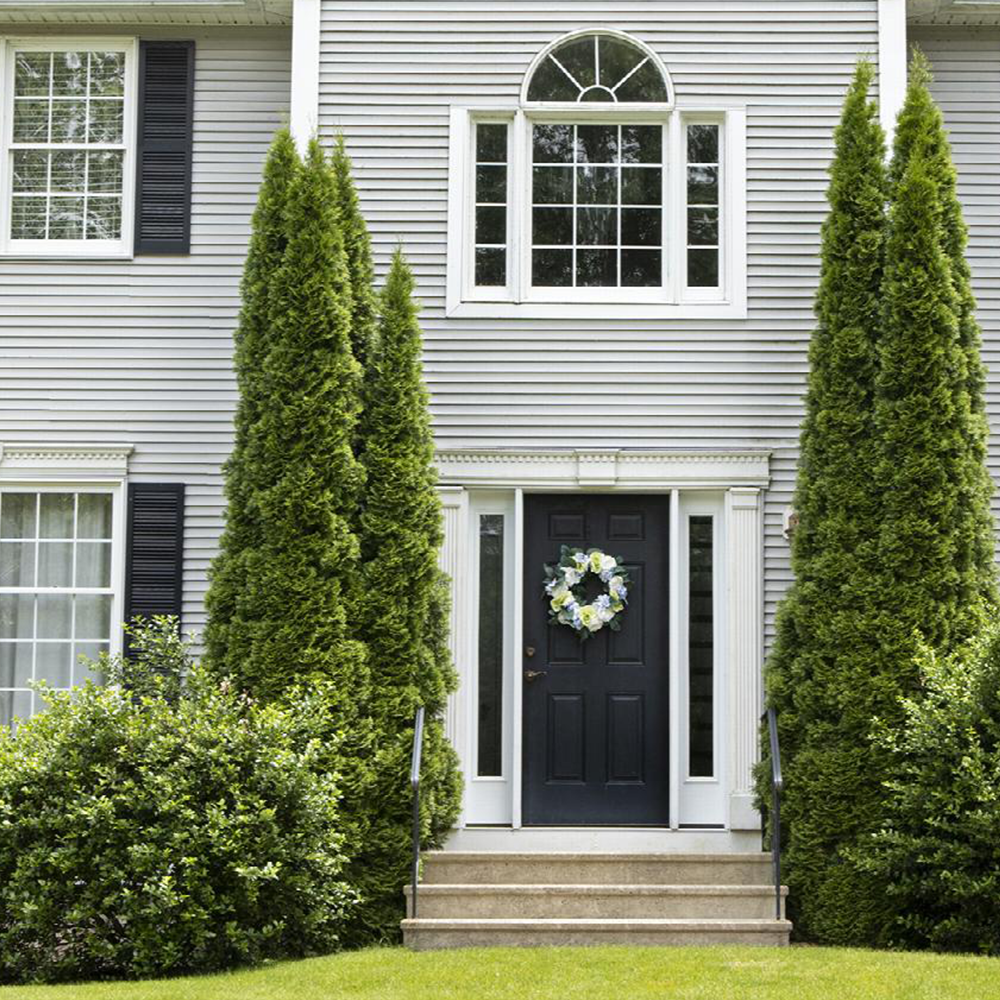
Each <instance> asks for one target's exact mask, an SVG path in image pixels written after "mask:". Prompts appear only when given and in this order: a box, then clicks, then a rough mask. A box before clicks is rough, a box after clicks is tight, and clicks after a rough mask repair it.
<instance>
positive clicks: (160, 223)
mask: <svg viewBox="0 0 1000 1000" xmlns="http://www.w3.org/2000/svg"><path fill="white" fill-rule="evenodd" d="M193 122H194V42H140V43H139V129H138V147H137V151H136V154H137V155H136V164H137V166H136V185H135V252H136V253H190V251H191V142H192V131H193Z"/></svg>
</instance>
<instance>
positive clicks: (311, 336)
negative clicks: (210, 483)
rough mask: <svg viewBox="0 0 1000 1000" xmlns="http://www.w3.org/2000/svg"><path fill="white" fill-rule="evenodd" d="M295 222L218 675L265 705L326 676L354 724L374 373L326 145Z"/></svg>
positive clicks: (248, 464) (304, 181) (298, 190)
mask: <svg viewBox="0 0 1000 1000" xmlns="http://www.w3.org/2000/svg"><path fill="white" fill-rule="evenodd" d="M285 226H286V232H287V234H288V235H287V245H286V247H285V250H284V253H283V255H282V258H281V263H280V266H279V267H278V268H277V270H276V271H275V272H274V274H273V276H272V279H271V285H270V290H269V293H268V302H267V305H268V318H267V330H266V336H267V338H268V341H269V348H268V350H267V352H266V354H265V355H264V356H263V357H262V358H261V359H260V362H261V369H260V375H259V383H258V385H259V391H260V394H261V396H260V399H261V401H262V405H258V410H259V412H258V413H257V415H256V417H257V419H256V421H255V423H254V424H253V425H252V426H250V427H249V428H247V431H246V440H245V443H244V446H243V448H242V451H241V455H240V463H241V466H243V467H245V468H246V469H248V470H250V471H249V473H248V474H247V479H248V482H249V490H248V492H247V493H246V494H245V495H242V496H241V502H242V504H243V505H244V506H245V507H246V508H247V509H249V510H250V511H251V513H252V515H253V516H254V517H255V518H256V520H257V523H258V525H259V537H258V538H257V539H256V540H255V542H256V543H255V544H254V545H253V547H252V548H250V549H248V550H247V551H246V552H245V554H244V557H243V564H244V565H243V588H242V591H241V592H240V593H239V594H238V595H237V597H236V601H235V607H234V610H233V614H232V616H231V618H230V620H229V622H228V627H227V630H226V633H225V642H224V644H223V643H221V642H220V643H218V644H217V646H216V648H215V649H214V650H213V655H212V657H211V665H212V666H213V668H214V669H215V670H217V671H219V672H221V673H224V674H227V675H230V676H232V677H233V678H234V679H235V681H236V683H238V684H240V685H241V686H243V687H245V688H247V689H248V690H250V691H252V692H253V693H254V694H256V695H258V696H260V697H264V698H272V697H277V696H280V695H281V694H282V693H284V692H286V691H287V690H288V689H289V688H290V687H292V686H293V685H294V684H295V683H298V682H308V681H312V680H320V679H324V678H325V679H327V680H330V681H332V682H334V688H335V690H336V692H338V695H339V698H340V700H341V710H342V712H343V714H344V718H345V719H349V718H351V717H352V714H353V712H354V711H356V709H355V707H354V706H356V705H357V704H359V703H360V704H363V703H364V699H365V696H366V667H365V656H364V647H363V645H362V644H361V643H360V642H359V641H357V640H356V639H355V638H353V634H354V630H353V622H352V617H353V615H354V613H355V611H356V598H357V587H358V583H359V572H360V563H359V557H360V550H359V545H358V540H357V538H356V536H355V535H354V534H353V532H352V531H351V529H350V518H351V517H352V516H353V512H354V510H355V508H356V506H357V503H358V498H359V496H360V491H361V488H362V484H363V481H364V472H363V469H362V468H361V466H360V465H359V463H358V462H357V461H356V460H355V458H354V455H353V453H352V448H351V442H352V438H353V435H354V427H355V424H356V421H357V418H358V410H359V402H358V384H359V381H360V369H359V367H358V364H357V362H356V361H355V360H354V358H353V356H352V354H351V344H350V315H351V298H350V284H349V279H348V274H347V264H346V258H345V254H344V242H343V237H342V235H341V233H340V228H339V225H338V216H337V206H336V182H335V179H334V175H333V172H332V170H331V169H330V166H329V164H328V163H327V161H326V159H325V157H324V154H323V152H322V149H321V148H320V146H319V143H318V142H316V141H315V140H314V141H313V142H312V143H311V144H310V146H309V151H308V155H307V157H306V161H305V164H304V165H303V167H302V169H301V170H299V171H298V172H297V173H296V176H295V177H294V179H293V181H292V183H291V186H290V190H289V192H288V198H287V207H286V214H285ZM263 401H266V404H264V403H263ZM233 464H234V465H235V461H234V463H233ZM234 471H235V470H231V472H230V475H231V477H232V475H233V474H234Z"/></svg>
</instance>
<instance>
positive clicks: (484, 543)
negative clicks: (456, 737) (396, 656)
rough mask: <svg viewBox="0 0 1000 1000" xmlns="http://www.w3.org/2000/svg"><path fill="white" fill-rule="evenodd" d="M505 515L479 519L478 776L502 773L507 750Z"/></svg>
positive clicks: (485, 515)
mask: <svg viewBox="0 0 1000 1000" xmlns="http://www.w3.org/2000/svg"><path fill="white" fill-rule="evenodd" d="M503 547H504V519H503V515H502V514H483V515H481V516H480V518H479V712H478V744H479V746H478V751H479V752H478V766H477V773H478V774H480V775H485V776H491V777H492V776H498V775H500V774H501V773H502V750H503V626H504V606H503V603H504V602H503Z"/></svg>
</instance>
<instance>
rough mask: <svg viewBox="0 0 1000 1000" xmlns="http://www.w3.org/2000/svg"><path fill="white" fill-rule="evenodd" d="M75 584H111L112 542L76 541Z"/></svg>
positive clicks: (80, 585)
mask: <svg viewBox="0 0 1000 1000" xmlns="http://www.w3.org/2000/svg"><path fill="white" fill-rule="evenodd" d="M501 253H502V251H501ZM75 584H76V586H77V587H110V586H111V543H110V542H77V543H76V581H75Z"/></svg>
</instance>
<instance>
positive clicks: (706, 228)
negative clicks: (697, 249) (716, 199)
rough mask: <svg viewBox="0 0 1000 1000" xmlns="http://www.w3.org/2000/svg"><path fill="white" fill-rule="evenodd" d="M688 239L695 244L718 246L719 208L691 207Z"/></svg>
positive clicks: (689, 210)
mask: <svg viewBox="0 0 1000 1000" xmlns="http://www.w3.org/2000/svg"><path fill="white" fill-rule="evenodd" d="M687 241H688V243H689V244H691V245H693V246H716V245H717V244H718V242H719V210H718V209H717V208H689V209H688V236H687Z"/></svg>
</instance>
